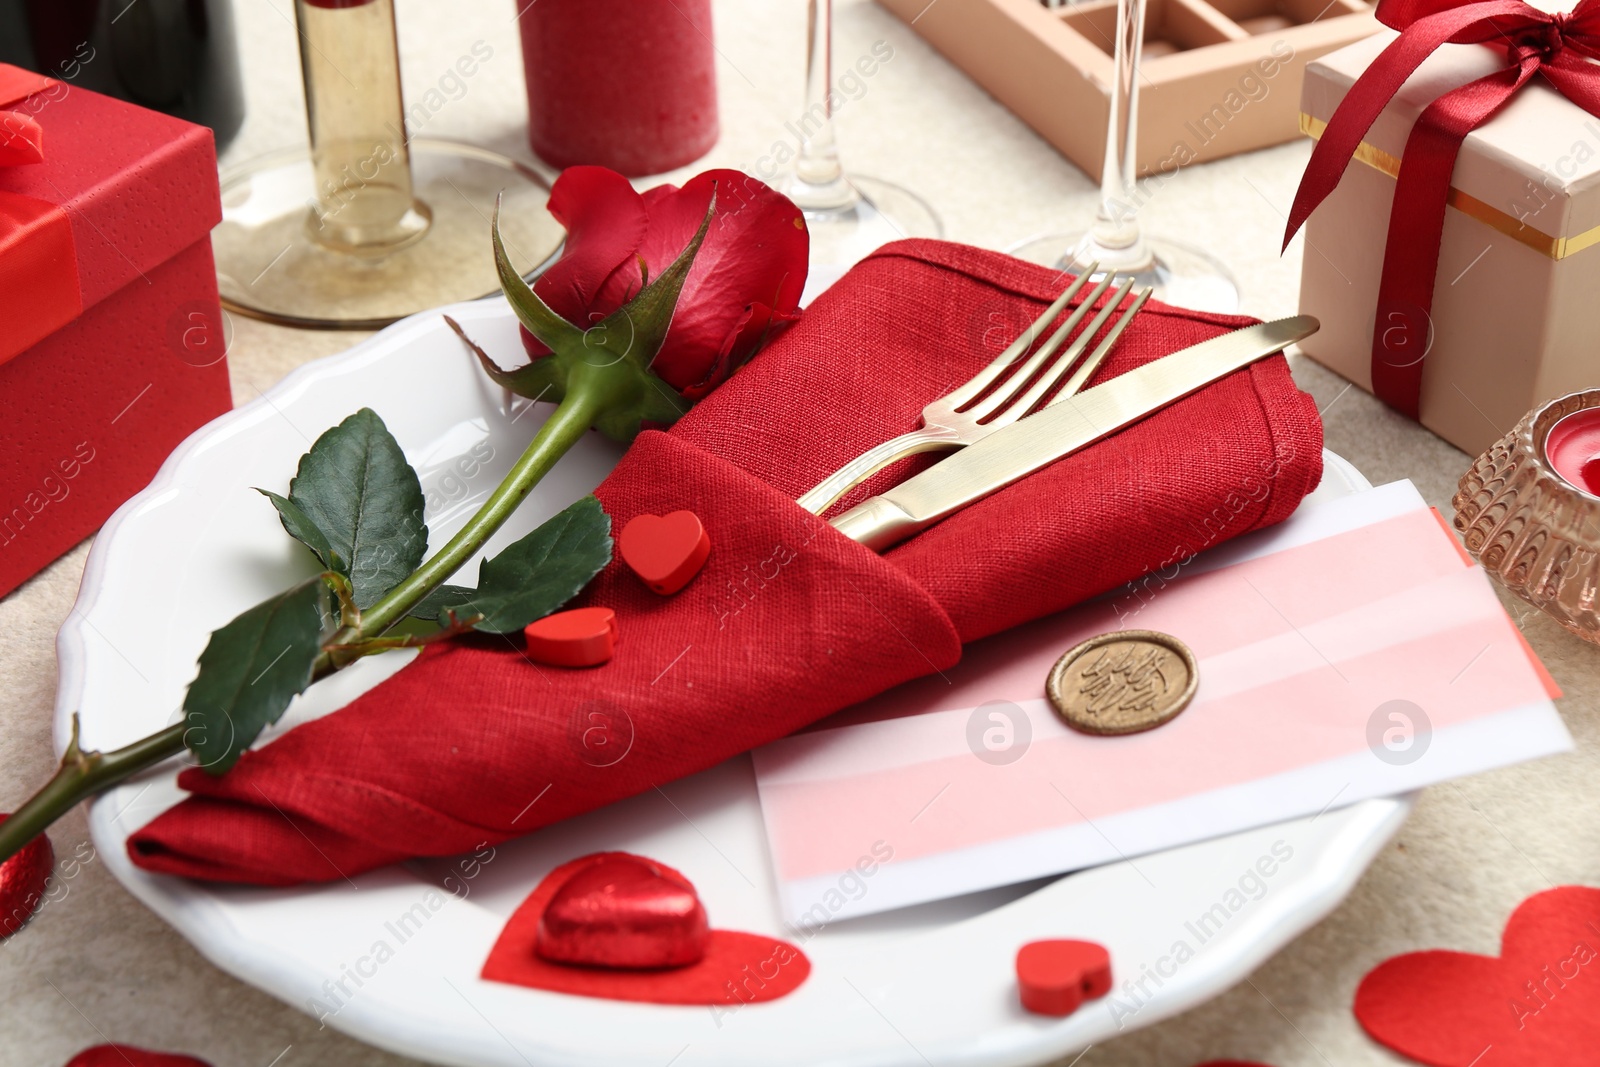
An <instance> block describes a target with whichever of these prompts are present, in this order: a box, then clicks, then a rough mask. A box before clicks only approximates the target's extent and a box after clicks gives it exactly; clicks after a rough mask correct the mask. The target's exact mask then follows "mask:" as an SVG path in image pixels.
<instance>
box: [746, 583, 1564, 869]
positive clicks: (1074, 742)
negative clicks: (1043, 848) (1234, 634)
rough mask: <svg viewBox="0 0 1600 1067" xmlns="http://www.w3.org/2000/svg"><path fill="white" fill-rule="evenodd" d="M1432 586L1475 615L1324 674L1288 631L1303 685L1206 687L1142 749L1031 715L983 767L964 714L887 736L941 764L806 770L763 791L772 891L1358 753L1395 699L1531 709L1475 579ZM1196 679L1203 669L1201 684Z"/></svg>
mask: <svg viewBox="0 0 1600 1067" xmlns="http://www.w3.org/2000/svg"><path fill="white" fill-rule="evenodd" d="M1437 584H1438V585H1445V586H1455V587H1456V588H1454V589H1439V588H1427V587H1425V588H1423V589H1421V590H1420V592H1422V593H1423V595H1425V596H1429V597H1433V598H1435V599H1436V601H1437V602H1440V603H1441V606H1444V607H1446V608H1447V610H1451V611H1452V613H1453V611H1454V610H1458V609H1459V608H1460V606H1461V601H1462V600H1463V599H1465V598H1463V597H1462V596H1460V594H1461V593H1463V592H1470V591H1477V592H1478V593H1480V594H1481V597H1480V598H1479V605H1478V610H1476V611H1475V612H1474V613H1473V614H1472V615H1470V616H1469V617H1467V618H1462V617H1461V616H1457V617H1456V618H1457V622H1458V624H1456V625H1453V626H1451V627H1450V628H1448V629H1444V630H1441V631H1439V632H1437V633H1433V634H1429V635H1427V636H1426V637H1424V638H1422V639H1419V640H1411V641H1406V640H1403V639H1402V640H1398V641H1396V642H1394V643H1391V644H1388V645H1387V647H1383V648H1381V649H1379V650H1377V651H1374V652H1369V653H1366V654H1364V655H1360V656H1355V657H1351V658H1334V659H1333V660H1332V663H1331V664H1330V663H1329V662H1328V661H1325V660H1324V659H1323V658H1322V655H1323V654H1324V653H1320V652H1318V651H1317V650H1316V649H1312V648H1310V647H1309V646H1306V645H1305V644H1304V643H1303V640H1302V639H1301V638H1300V636H1299V635H1297V634H1296V633H1295V632H1294V631H1293V630H1292V629H1289V628H1287V627H1285V629H1284V634H1287V636H1288V637H1289V639H1290V640H1292V641H1293V642H1295V643H1296V644H1297V645H1298V646H1299V647H1300V648H1303V649H1304V650H1305V655H1303V656H1300V657H1298V658H1299V664H1298V665H1299V666H1300V667H1302V668H1303V669H1302V670H1300V671H1298V672H1296V673H1294V674H1291V675H1289V676H1288V677H1283V678H1280V679H1277V680H1275V681H1273V682H1271V683H1270V684H1267V685H1262V686H1257V687H1253V688H1246V689H1243V690H1240V691H1236V692H1233V693H1229V694H1227V695H1225V696H1223V697H1222V698H1221V699H1208V698H1207V696H1206V692H1205V683H1204V682H1202V687H1201V692H1200V694H1199V695H1198V696H1197V698H1196V703H1195V705H1194V706H1192V707H1191V708H1190V709H1189V710H1187V711H1185V712H1184V713H1183V714H1182V715H1180V716H1179V717H1178V718H1177V719H1175V720H1173V722H1171V723H1170V724H1168V725H1167V726H1164V727H1162V728H1161V729H1160V730H1156V731H1152V732H1150V733H1145V734H1136V735H1133V736H1129V737H1122V738H1097V737H1086V736H1084V735H1081V734H1077V733H1074V732H1072V731H1070V730H1068V729H1066V728H1065V727H1064V726H1061V725H1060V724H1059V723H1057V722H1056V721H1055V720H1054V718H1053V716H1052V715H1049V714H1036V715H1034V716H1032V718H1033V721H1034V723H1035V734H1034V739H1033V742H1032V745H1031V747H1030V748H1029V749H1028V751H1027V753H1026V755H1024V756H1023V757H1022V759H1021V760H1019V761H1018V762H1016V763H1013V764H1008V765H1004V766H990V765H987V764H984V763H982V762H980V761H979V760H977V759H975V758H974V757H973V755H972V753H971V752H970V751H969V750H968V749H967V748H966V739H965V738H966V735H965V728H966V714H965V713H964V712H962V711H959V710H957V711H952V712H945V713H940V714H938V715H935V716H929V717H928V720H943V721H928V720H923V721H917V722H915V723H912V722H909V721H904V722H899V723H894V724H883V725H885V726H891V725H892V726H895V727H898V728H899V729H901V730H902V731H904V730H906V729H908V728H909V727H912V726H915V727H916V728H917V730H918V733H919V734H921V735H922V736H921V737H920V738H919V740H923V741H925V742H926V741H930V740H931V741H934V742H935V750H937V751H939V752H940V754H939V755H937V756H934V757H933V758H924V759H922V760H919V761H918V762H915V763H911V764H906V765H901V766H895V767H886V766H879V767H878V768H876V769H873V770H867V769H864V768H862V769H858V770H857V771H855V772H854V773H851V774H849V775H847V776H842V777H841V776H837V775H834V774H831V773H826V772H827V771H828V770H829V768H828V767H827V764H828V762H829V759H828V757H827V756H826V755H824V756H823V758H822V759H820V760H819V761H817V765H816V766H814V767H808V768H807V770H816V771H819V772H823V773H821V774H819V775H818V776H816V777H807V778H802V779H790V780H788V781H785V782H783V783H768V782H763V784H762V807H763V810H764V812H765V814H766V818H767V826H768V834H769V836H770V837H771V838H772V839H773V840H774V841H775V842H782V847H781V848H780V849H778V850H777V857H776V858H777V862H778V872H779V875H780V877H782V878H784V879H786V880H792V879H797V878H804V877H809V876H812V875H816V874H822V873H826V872H829V871H835V870H842V869H843V868H844V867H848V866H849V865H850V864H852V863H854V862H855V860H856V858H857V857H859V856H861V855H863V854H865V853H866V852H867V851H868V850H870V847H871V844H872V843H873V842H874V841H879V840H883V841H890V842H893V845H894V849H895V857H896V859H897V860H906V859H913V858H916V857H918V856H926V855H931V854H934V853H938V852H945V851H950V850H952V849H957V848H962V847H966V846H969V845H973V844H978V843H981V842H986V841H993V840H997V839H1001V838H1006V837H1016V836H1019V835H1022V834H1027V833H1032V832H1035V831H1038V830H1042V829H1048V828H1053V827H1060V826H1068V825H1072V824H1075V823H1079V822H1083V821H1085V820H1095V819H1099V818H1102V817H1105V816H1108V815H1113V814H1118V813H1121V812H1125V811H1130V810H1134V809H1137V808H1141V807H1148V806H1151V805H1155V804H1160V803H1165V802H1168V801H1171V800H1175V799H1179V798H1182V797H1184V796H1188V795H1191V794H1195V793H1201V792H1206V791H1209V790H1213V789H1218V788H1221V787H1224V786H1229V785H1233V784H1236V783H1240V782H1246V781H1253V780H1256V779H1261V778H1267V777H1270V776H1272V775H1276V774H1282V773H1284V772H1286V771H1292V770H1294V769H1295V768H1297V767H1303V766H1306V765H1309V764H1314V763H1318V762H1322V761H1325V760H1330V759H1335V758H1337V757H1340V756H1344V755H1348V754H1350V753H1354V752H1360V751H1361V750H1362V749H1364V748H1365V747H1367V745H1368V738H1367V723H1368V720H1369V718H1370V717H1371V715H1372V713H1373V711H1374V709H1376V708H1377V707H1378V706H1379V705H1380V704H1383V703H1384V702H1386V701H1388V700H1391V699H1405V700H1410V701H1413V702H1414V703H1416V704H1417V705H1419V706H1421V707H1422V708H1423V709H1424V710H1425V712H1426V714H1427V715H1428V717H1429V719H1430V720H1431V722H1432V725H1433V728H1434V729H1435V730H1438V729H1441V728H1443V727H1447V726H1450V725H1453V724H1456V723H1461V722H1467V721H1471V720H1473V719H1476V718H1480V717H1482V716H1486V715H1491V714H1494V713H1496V712H1499V711H1503V710H1505V709H1507V708H1511V707H1516V706H1519V705H1521V704H1524V703H1528V702H1530V701H1533V700H1537V699H1541V698H1542V696H1543V689H1542V686H1541V684H1540V682H1539V680H1538V678H1537V676H1536V674H1535V673H1534V671H1533V669H1532V667H1531V666H1530V665H1529V663H1528V661H1527V658H1526V657H1525V656H1524V655H1523V653H1522V650H1521V648H1520V647H1519V646H1518V644H1517V642H1516V641H1515V639H1514V637H1513V636H1512V635H1511V634H1510V633H1509V632H1508V629H1509V623H1508V622H1507V621H1506V619H1505V616H1504V613H1503V611H1502V610H1501V608H1500V606H1499V602H1498V601H1497V600H1496V599H1495V598H1494V594H1493V593H1492V592H1491V591H1490V590H1489V589H1488V588H1487V587H1486V586H1485V585H1484V583H1483V581H1482V578H1481V576H1480V575H1478V574H1475V573H1472V572H1458V574H1457V575H1454V576H1451V577H1448V578H1445V579H1443V580H1441V582H1440V583H1437ZM1392 619H1393V616H1390V615H1388V614H1387V613H1386V612H1385V611H1384V610H1382V609H1381V608H1377V607H1375V608H1374V610H1372V611H1358V612H1355V613H1351V614H1349V615H1347V616H1346V625H1347V627H1349V628H1351V629H1359V628H1361V627H1371V628H1373V630H1374V634H1373V636H1375V637H1377V638H1379V639H1380V640H1381V639H1382V638H1384V637H1391V638H1392V637H1395V636H1396V635H1395V634H1394V633H1393V630H1392V628H1394V627H1396V623H1395V622H1393V621H1392ZM1284 634H1280V635H1277V636H1280V637H1281V636H1283V635H1284ZM1326 636H1327V637H1328V638H1329V639H1330V640H1329V647H1337V645H1338V643H1340V642H1342V641H1351V640H1354V639H1355V638H1357V637H1359V636H1360V635H1358V634H1353V633H1350V632H1348V630H1347V631H1346V632H1344V633H1340V634H1329V635H1326ZM1474 657H1476V659H1474ZM1469 664H1470V667H1469ZM1206 674H1207V662H1206V661H1205V660H1202V661H1201V675H1202V677H1205V676H1206ZM1341 675H1343V677H1341ZM816 736H817V737H818V739H819V740H820V739H821V738H822V737H823V736H825V735H816ZM860 747H864V746H857V747H856V748H855V751H859V750H860ZM935 796H937V798H938V799H937V800H936V801H934V802H933V803H931V804H930V803H929V801H930V800H931V799H932V798H934V797H935ZM925 805H926V810H923V809H924V806H925ZM913 817H915V818H913Z"/></svg>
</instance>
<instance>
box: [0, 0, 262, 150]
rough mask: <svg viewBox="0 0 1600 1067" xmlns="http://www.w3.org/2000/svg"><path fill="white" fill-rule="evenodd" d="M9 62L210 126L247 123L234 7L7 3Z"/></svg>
mask: <svg viewBox="0 0 1600 1067" xmlns="http://www.w3.org/2000/svg"><path fill="white" fill-rule="evenodd" d="M0 62H4V63H13V64H16V65H17V66H19V67H26V68H28V69H29V70H34V71H38V72H39V73H41V74H47V75H49V76H50V77H52V78H59V79H60V80H61V81H63V82H66V83H68V84H70V85H76V86H80V87H82V88H84V89H90V90H92V91H94V92H97V93H105V94H107V95H108V96H115V97H118V98H120V99H123V100H128V101H131V102H133V103H135V104H139V105H141V106H143V107H148V108H153V109H154V110H157V111H164V112H166V113H167V114H169V115H176V116H178V117H179V118H183V119H188V120H189V121H190V122H198V123H200V124H201V125H204V126H210V127H211V129H212V132H213V133H215V135H216V138H217V151H218V152H221V151H222V149H223V148H225V147H226V146H227V145H228V142H230V141H231V140H232V139H233V136H234V134H236V133H238V132H239V125H240V124H241V123H242V122H243V121H244V88H243V85H242V84H241V81H240V77H239V48H238V43H237V41H236V39H235V34H234V26H233V0H0Z"/></svg>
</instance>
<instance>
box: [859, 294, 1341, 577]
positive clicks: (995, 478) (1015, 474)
mask: <svg viewBox="0 0 1600 1067" xmlns="http://www.w3.org/2000/svg"><path fill="white" fill-rule="evenodd" d="M1320 327H1321V324H1320V323H1319V322H1317V320H1316V319H1314V318H1312V317H1311V316H1310V315H1297V316H1295V317H1293V318H1287V319H1278V320H1277V321H1275V322H1263V323H1258V324H1256V325H1254V326H1246V327H1245V328H1244V329H1241V330H1234V331H1233V332H1232V333H1225V334H1222V335H1221V336H1220V337H1213V338H1211V339H1210V340H1208V341H1201V342H1200V343H1199V344H1197V345H1191V346H1190V347H1188V348H1185V349H1183V350H1182V351H1179V352H1174V353H1173V354H1171V355H1169V356H1163V357H1162V358H1160V359H1158V360H1155V361H1153V362H1150V363H1146V364H1145V365H1144V366H1142V367H1137V368H1135V369H1134V370H1131V371H1128V372H1126V373H1124V374H1119V375H1117V377H1115V378H1113V379H1111V380H1110V381H1108V382H1105V383H1103V384H1101V385H1097V386H1095V387H1094V388H1092V389H1085V390H1084V391H1083V392H1081V393H1079V394H1078V395H1076V396H1074V397H1071V398H1070V399H1067V400H1065V401H1062V402H1061V403H1059V404H1053V405H1051V406H1050V407H1047V408H1045V409H1044V410H1043V411H1040V412H1037V413H1036V414H1033V415H1029V416H1028V417H1027V418H1025V419H1020V420H1018V421H1017V422H1014V423H1012V424H1011V425H1010V426H1007V427H1005V428H1004V429H1001V430H996V431H995V432H994V433H992V434H990V435H989V436H988V437H986V438H984V439H983V440H981V441H978V442H977V443H975V444H972V445H968V446H967V447H966V448H964V449H962V450H961V451H960V452H957V453H955V454H954V455H952V456H950V457H949V458H948V459H944V460H941V461H940V462H939V463H937V464H935V465H934V466H932V467H930V468H928V469H927V470H925V471H923V472H922V473H921V474H918V475H917V476H916V477H914V478H909V479H907V480H906V481H904V482H902V483H901V484H899V485H897V486H895V487H894V488H893V489H891V490H889V491H888V492H886V493H883V494H881V495H879V496H875V497H871V498H870V499H868V500H865V501H863V502H862V503H860V504H858V505H857V506H855V507H853V508H851V509H850V510H849V511H846V512H844V513H843V514H841V515H838V516H836V517H835V518H833V519H830V520H829V522H830V524H831V525H832V526H833V527H834V528H835V529H837V530H839V531H840V532H841V533H843V534H844V535H845V536H847V537H849V538H851V539H853V540H855V541H859V542H860V543H861V544H864V545H866V546H867V547H868V548H873V549H877V550H879V551H882V550H883V549H885V548H888V547H890V546H891V545H895V544H898V543H899V542H901V541H904V540H905V539H906V538H908V537H910V536H912V535H913V534H916V533H919V532H921V531H922V530H925V529H927V528H928V527H929V526H932V525H933V524H934V523H936V522H938V521H939V520H940V519H943V518H946V517H947V516H949V515H952V514H954V513H955V512H957V511H960V510H961V509H962V508H964V507H967V506H968V505H970V504H975V503H977V502H978V501H979V500H982V499H983V498H984V497H986V496H988V495H989V494H991V493H994V492H997V491H999V490H1001V489H1003V488H1005V487H1006V486H1008V485H1010V484H1011V483H1012V482H1015V481H1017V480H1019V479H1021V478H1025V477H1027V476H1028V475H1030V474H1032V473H1033V472H1034V471H1037V470H1039V469H1041V468H1043V467H1047V466H1049V465H1050V464H1052V463H1054V462H1056V460H1059V459H1064V458H1065V457H1067V456H1070V455H1072V454H1073V453H1074V452H1078V451H1081V450H1082V449H1085V448H1087V447H1089V446H1090V445H1092V444H1094V443H1095V442H1097V441H1101V440H1103V439H1105V438H1107V437H1109V436H1111V435H1112V434H1114V433H1116V432H1117V431H1118V430H1122V429H1124V428H1126V427H1128V426H1131V425H1132V424H1133V423H1135V422H1138V421H1139V420H1140V419H1143V418H1145V417H1147V416H1149V415H1153V414H1154V413H1156V412H1157V411H1160V410H1161V409H1162V408H1164V407H1166V406H1167V405H1169V404H1172V403H1175V402H1177V401H1179V400H1182V399H1183V398H1184V397H1186V396H1188V395H1189V394H1190V393H1193V392H1196V391H1198V390H1200V389H1203V388H1205V387H1206V386H1207V385H1210V384H1211V383H1212V382H1214V381H1217V380H1218V379H1219V378H1224V377H1227V376H1228V375H1229V374H1232V373H1233V372H1234V371H1236V370H1239V369H1240V368H1241V367H1246V366H1249V365H1250V364H1251V363H1254V362H1255V361H1256V360H1258V359H1265V358H1266V357H1267V356H1270V355H1274V354H1275V353H1278V352H1281V351H1283V350H1284V349H1285V348H1287V347H1289V346H1290V345H1292V344H1294V343H1295V342H1296V341H1299V340H1302V339H1304V338H1306V337H1309V336H1311V335H1312V334H1314V333H1316V332H1317V330H1318V329H1319V328H1320Z"/></svg>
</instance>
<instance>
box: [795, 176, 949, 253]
mask: <svg viewBox="0 0 1600 1067" xmlns="http://www.w3.org/2000/svg"><path fill="white" fill-rule="evenodd" d="M845 181H846V183H847V188H846V190H845V195H844V196H843V197H840V198H839V199H841V200H843V203H839V204H827V205H819V204H817V203H815V201H813V200H812V199H811V198H810V197H808V196H807V195H806V194H807V192H808V191H809V190H808V189H807V187H805V186H804V185H802V184H800V183H799V182H797V181H792V180H791V182H790V183H789V184H788V185H787V186H786V187H785V188H784V189H783V192H784V194H785V195H786V196H788V197H789V198H790V199H792V200H794V202H795V204H796V206H798V207H799V208H800V210H801V211H802V212H804V214H805V217H806V229H807V230H808V231H809V232H810V235H811V257H810V258H811V265H812V266H813V267H823V268H829V267H831V268H834V269H835V271H837V272H838V273H841V274H842V273H843V272H844V271H845V270H846V269H847V268H849V267H850V266H852V265H853V264H855V263H857V262H858V261H860V260H862V259H865V258H866V257H867V256H869V255H871V254H872V253H873V252H874V251H876V250H877V249H878V248H880V247H881V246H883V245H886V244H888V243H889V242H890V241H898V240H900V239H902V238H905V237H943V236H944V224H943V223H942V222H940V221H939V216H937V215H935V214H934V213H933V208H931V207H929V206H928V203H927V201H925V200H923V199H922V198H921V197H920V196H918V195H917V194H916V193H913V192H911V191H910V190H909V189H906V188H903V187H902V186H899V185H895V184H894V183H893V182H886V181H883V180H881V179H879V178H869V177H866V176H864V175H859V174H852V175H850V176H849V177H848V178H846V179H845ZM852 194H853V195H852ZM808 203H810V204H811V206H808Z"/></svg>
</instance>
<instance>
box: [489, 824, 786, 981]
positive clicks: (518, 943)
mask: <svg viewBox="0 0 1600 1067" xmlns="http://www.w3.org/2000/svg"><path fill="white" fill-rule="evenodd" d="M615 859H626V860H631V861H634V862H637V863H644V864H648V865H649V866H650V867H652V868H653V869H655V870H656V871H659V872H660V873H661V875H662V876H663V877H664V878H666V879H668V880H670V881H673V882H676V883H677V884H680V885H691V883H690V882H689V881H688V879H686V878H684V876H683V875H682V874H680V873H679V872H677V871H675V870H673V869H672V868H671V867H668V866H667V865H665V864H662V863H656V862H655V861H653V860H650V859H647V858H646V857H643V856H635V855H632V854H631V853H627V852H597V853H595V854H593V855H590V856H583V857H580V858H578V859H575V860H572V861H571V862H569V863H564V864H562V865H561V866H560V867H557V868H556V869H555V870H553V871H551V872H550V873H549V874H547V875H546V876H545V877H544V880H543V881H541V882H540V883H539V885H538V887H537V888H535V889H534V891H533V892H532V893H530V894H528V899H526V900H524V901H523V902H522V903H521V904H520V905H519V906H518V907H517V910H516V911H515V912H514V913H512V916H511V918H510V920H508V921H507V922H506V925H505V929H504V930H502V931H500V938H499V940H498V941H496V942H495V945H494V948H493V949H491V950H490V952H489V958H488V959H487V960H486V961H484V965H483V972H482V973H483V977H484V979H485V980H487V981H491V982H509V983H511V984H512V985H520V986H527V987H528V988H530V989H543V990H548V991H550V992H553V993H568V994H571V995H574V996H586V997H602V998H605V999H607V1000H633V1001H644V1002H647V1003H653V1004H706V1005H711V1006H712V1007H713V1008H714V1009H715V1010H717V1011H736V1010H738V1009H739V1008H740V1007H742V1006H743V1005H745V1004H754V1003H758V1002H760V1001H766V1000H776V999H777V998H779V997H781V996H785V995H786V994H788V993H792V992H793V991H794V990H796V989H798V988H799V987H800V984H801V983H802V982H804V981H805V980H806V977H807V976H808V975H809V974H810V973H811V961H810V960H808V959H807V958H806V955H805V953H803V952H801V951H800V949H799V948H798V947H797V946H795V945H791V944H789V943H788V942H787V941H782V940H779V939H778V938H774V937H765V936H762V935H760V934H747V933H740V932H738V931H734V930H715V929H713V930H711V931H710V934H709V937H708V939H707V941H706V944H705V954H704V955H703V956H702V957H701V959H700V961H699V962H698V963H691V964H688V965H686V966H682V967H671V968H658V969H655V970H622V969H618V968H616V967H585V966H574V965H572V964H567V963H551V962H550V961H548V960H545V959H542V958H540V956H539V955H538V953H537V951H536V948H535V946H536V945H537V943H538V938H539V927H540V922H541V920H542V919H543V918H544V916H545V913H546V911H547V910H548V909H549V907H550V905H551V902H552V901H553V900H554V898H555V896H556V894H557V893H558V892H559V891H560V890H561V889H562V888H563V887H564V886H566V885H567V884H568V883H569V882H571V881H572V880H573V879H574V878H575V877H576V876H577V875H578V874H579V872H581V871H583V870H584V869H586V868H589V867H593V866H595V865H597V864H600V863H605V862H607V861H610V860H615ZM691 888H692V885H691Z"/></svg>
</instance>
